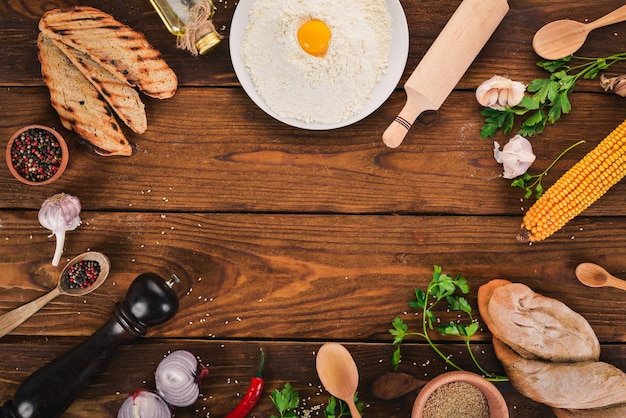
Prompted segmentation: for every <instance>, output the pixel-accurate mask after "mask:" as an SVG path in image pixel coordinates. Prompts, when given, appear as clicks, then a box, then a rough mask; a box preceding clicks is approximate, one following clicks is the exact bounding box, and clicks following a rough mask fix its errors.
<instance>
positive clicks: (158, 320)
mask: <svg viewBox="0 0 626 418" xmlns="http://www.w3.org/2000/svg"><path fill="white" fill-rule="evenodd" d="M177 282H178V278H177V277H176V276H174V275H173V276H172V278H171V280H170V281H168V282H166V281H165V280H164V279H163V278H162V277H161V276H159V275H157V274H154V273H144V274H141V275H139V276H137V278H136V279H135V280H134V281H133V282H132V283H131V285H130V287H129V289H128V292H127V293H126V298H125V300H124V301H123V302H118V303H117V304H116V305H115V309H114V311H113V313H112V314H111V318H110V319H109V320H108V321H107V323H106V324H104V325H103V326H102V327H101V328H100V329H99V330H97V331H96V332H94V333H93V334H92V335H91V336H90V337H89V338H87V339H86V340H85V341H83V342H82V343H80V344H79V345H77V346H76V347H74V348H73V349H71V350H69V351H68V352H66V353H65V354H62V355H61V356H59V357H57V358H56V359H54V360H52V361H51V362H49V363H48V364H46V365H44V366H43V367H41V368H40V369H38V370H37V371H35V372H34V373H33V374H31V375H30V376H29V377H27V378H26V380H24V381H23V382H22V384H21V385H20V386H19V387H18V388H17V391H16V392H15V396H14V397H13V399H12V400H8V401H6V402H5V403H4V405H3V406H2V409H1V410H0V418H54V417H58V416H60V415H61V414H62V413H63V412H64V411H65V410H66V409H67V408H69V406H70V405H71V404H72V402H73V401H74V398H75V396H76V393H77V392H79V391H80V390H81V389H82V388H83V387H85V386H87V385H88V384H89V382H90V381H91V379H92V378H93V376H94V375H95V374H96V373H97V372H98V371H99V370H100V368H101V367H102V366H103V365H104V363H105V361H106V359H107V357H108V356H109V355H110V354H111V353H112V352H113V351H114V350H115V348H117V347H118V346H119V345H121V344H123V343H126V342H128V341H131V340H133V339H135V338H138V337H142V336H144V335H145V334H146V332H147V331H148V327H150V326H154V325H159V324H162V323H163V322H165V321H167V320H169V319H171V318H172V317H173V316H174V315H175V314H176V312H177V311H178V297H177V296H176V293H175V292H174V291H173V290H172V286H173V285H174V284H175V283H177Z"/></svg>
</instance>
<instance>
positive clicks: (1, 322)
mask: <svg viewBox="0 0 626 418" xmlns="http://www.w3.org/2000/svg"><path fill="white" fill-rule="evenodd" d="M110 267H111V263H110V262H109V259H108V258H107V257H106V256H105V255H104V254H102V253H99V252H95V251H89V252H86V253H83V254H81V255H79V256H76V257H74V258H73V259H72V260H70V262H69V263H67V265H66V266H65V268H63V271H62V272H61V275H60V276H59V284H58V285H57V287H55V288H54V289H52V290H51V291H50V292H48V293H47V294H45V295H43V296H41V297H39V298H38V299H35V300H33V301H31V302H29V303H27V304H25V305H22V306H20V307H19V308H15V309H13V310H12V311H10V312H7V313H5V314H4V315H2V316H0V338H1V337H4V336H5V335H6V334H8V333H9V332H11V331H13V330H14V329H15V328H17V327H18V326H20V325H21V324H22V323H23V322H24V321H26V320H27V319H28V318H30V317H31V316H32V315H33V314H35V313H36V312H37V311H39V310H40V309H41V308H43V307H44V305H46V304H47V303H48V302H50V301H51V300H52V299H54V298H56V297H57V296H59V295H69V296H83V295H86V294H87V293H89V292H92V291H94V290H96V289H97V288H98V287H99V286H100V285H101V284H102V283H103V282H104V280H105V279H106V278H107V276H108V275H109V270H110Z"/></svg>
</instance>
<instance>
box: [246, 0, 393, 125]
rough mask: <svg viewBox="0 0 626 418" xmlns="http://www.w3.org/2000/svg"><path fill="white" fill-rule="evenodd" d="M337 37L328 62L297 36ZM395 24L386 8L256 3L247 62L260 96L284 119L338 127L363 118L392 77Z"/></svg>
mask: <svg viewBox="0 0 626 418" xmlns="http://www.w3.org/2000/svg"><path fill="white" fill-rule="evenodd" d="M311 19H318V20H321V21H323V22H324V23H325V24H326V25H327V26H328V28H329V29H330V31H331V33H332V37H331V40H330V44H329V47H328V51H327V52H326V55H325V56H324V57H315V56H312V55H309V54H307V53H306V52H305V51H304V50H303V49H302V48H301V47H300V44H299V43H298V40H297V31H298V28H299V27H300V26H301V25H302V24H303V23H305V22H307V21H309V20H311ZM391 25H392V17H391V15H390V14H389V12H388V11H387V4H386V0H316V1H311V0H256V1H255V2H254V4H253V5H252V7H251V9H250V16H249V25H248V28H247V31H246V34H245V38H244V40H243V46H242V50H241V56H242V59H243V62H244V63H245V65H246V70H247V71H248V74H249V75H250V79H251V80H252V83H253V84H254V87H255V89H256V91H257V93H258V94H259V96H260V97H261V98H262V99H263V100H264V101H265V103H266V104H267V106H268V107H269V108H270V109H271V110H272V111H273V112H275V113H276V114H278V115H279V116H280V117H283V118H294V119H298V120H301V121H304V122H306V123H337V122H342V121H344V120H346V119H349V118H351V117H353V116H355V115H358V114H359V113H360V112H361V111H362V110H363V108H364V107H365V104H366V103H367V102H368V101H369V99H370V98H371V97H372V94H373V91H374V89H375V87H376V85H377V84H378V82H379V81H380V80H381V78H382V76H383V74H384V73H385V71H386V69H387V63H388V58H389V53H390V51H391V32H392V29H391Z"/></svg>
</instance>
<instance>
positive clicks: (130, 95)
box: [53, 39, 148, 134]
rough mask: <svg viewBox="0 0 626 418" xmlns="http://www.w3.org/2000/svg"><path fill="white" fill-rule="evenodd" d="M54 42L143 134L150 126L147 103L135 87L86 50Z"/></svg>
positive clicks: (105, 97) (123, 116)
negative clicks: (121, 79) (146, 108)
mask: <svg viewBox="0 0 626 418" xmlns="http://www.w3.org/2000/svg"><path fill="white" fill-rule="evenodd" d="M53 41H54V44H55V45H56V46H57V48H59V49H60V50H61V51H63V53H64V54H65V55H66V56H67V58H69V60H70V61H72V63H73V64H74V65H75V66H76V68H78V69H79V70H80V72H81V73H83V75H84V76H85V77H87V79H88V80H89V81H91V84H93V85H94V87H95V88H96V89H97V90H98V91H99V92H100V94H101V95H102V97H103V98H104V100H106V101H107V103H108V104H109V105H110V106H111V107H112V108H113V110H114V111H115V113H116V114H117V116H119V118H120V119H121V120H122V121H123V122H124V123H125V124H126V125H127V126H128V127H129V128H130V129H132V130H133V131H134V132H136V133H138V134H142V133H144V132H145V131H146V129H147V128H148V121H147V119H146V111H145V105H144V104H143V102H142V101H141V99H140V98H139V93H138V92H137V90H135V89H134V88H133V87H131V86H129V85H128V84H127V83H125V82H124V81H120V80H119V79H118V78H117V77H115V76H114V75H113V74H111V73H110V72H109V71H107V70H105V69H104V67H102V66H101V65H100V64H98V63H97V62H96V61H94V60H93V59H91V57H90V56H89V55H87V54H85V53H84V52H81V51H79V50H77V49H76V48H72V47H71V46H69V45H67V44H65V43H63V42H61V41H59V40H56V39H54V40H53Z"/></svg>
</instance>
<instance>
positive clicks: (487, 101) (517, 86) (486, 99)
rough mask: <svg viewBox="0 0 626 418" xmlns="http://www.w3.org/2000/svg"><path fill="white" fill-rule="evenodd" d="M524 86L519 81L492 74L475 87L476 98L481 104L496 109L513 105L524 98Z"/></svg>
mask: <svg viewBox="0 0 626 418" xmlns="http://www.w3.org/2000/svg"><path fill="white" fill-rule="evenodd" d="M525 91H526V86H525V85H524V84H523V83H520V82H519V81H512V80H509V79H508V78H505V77H501V76H499V75H494V76H493V77H491V78H490V79H489V80H487V81H485V82H483V83H482V84H481V85H480V86H478V88H477V89H476V100H478V103H480V104H481V105H482V106H485V107H490V108H492V109H496V110H504V108H506V107H509V108H510V107H514V106H517V105H518V104H520V102H521V101H522V99H523V98H524V92H525Z"/></svg>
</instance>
